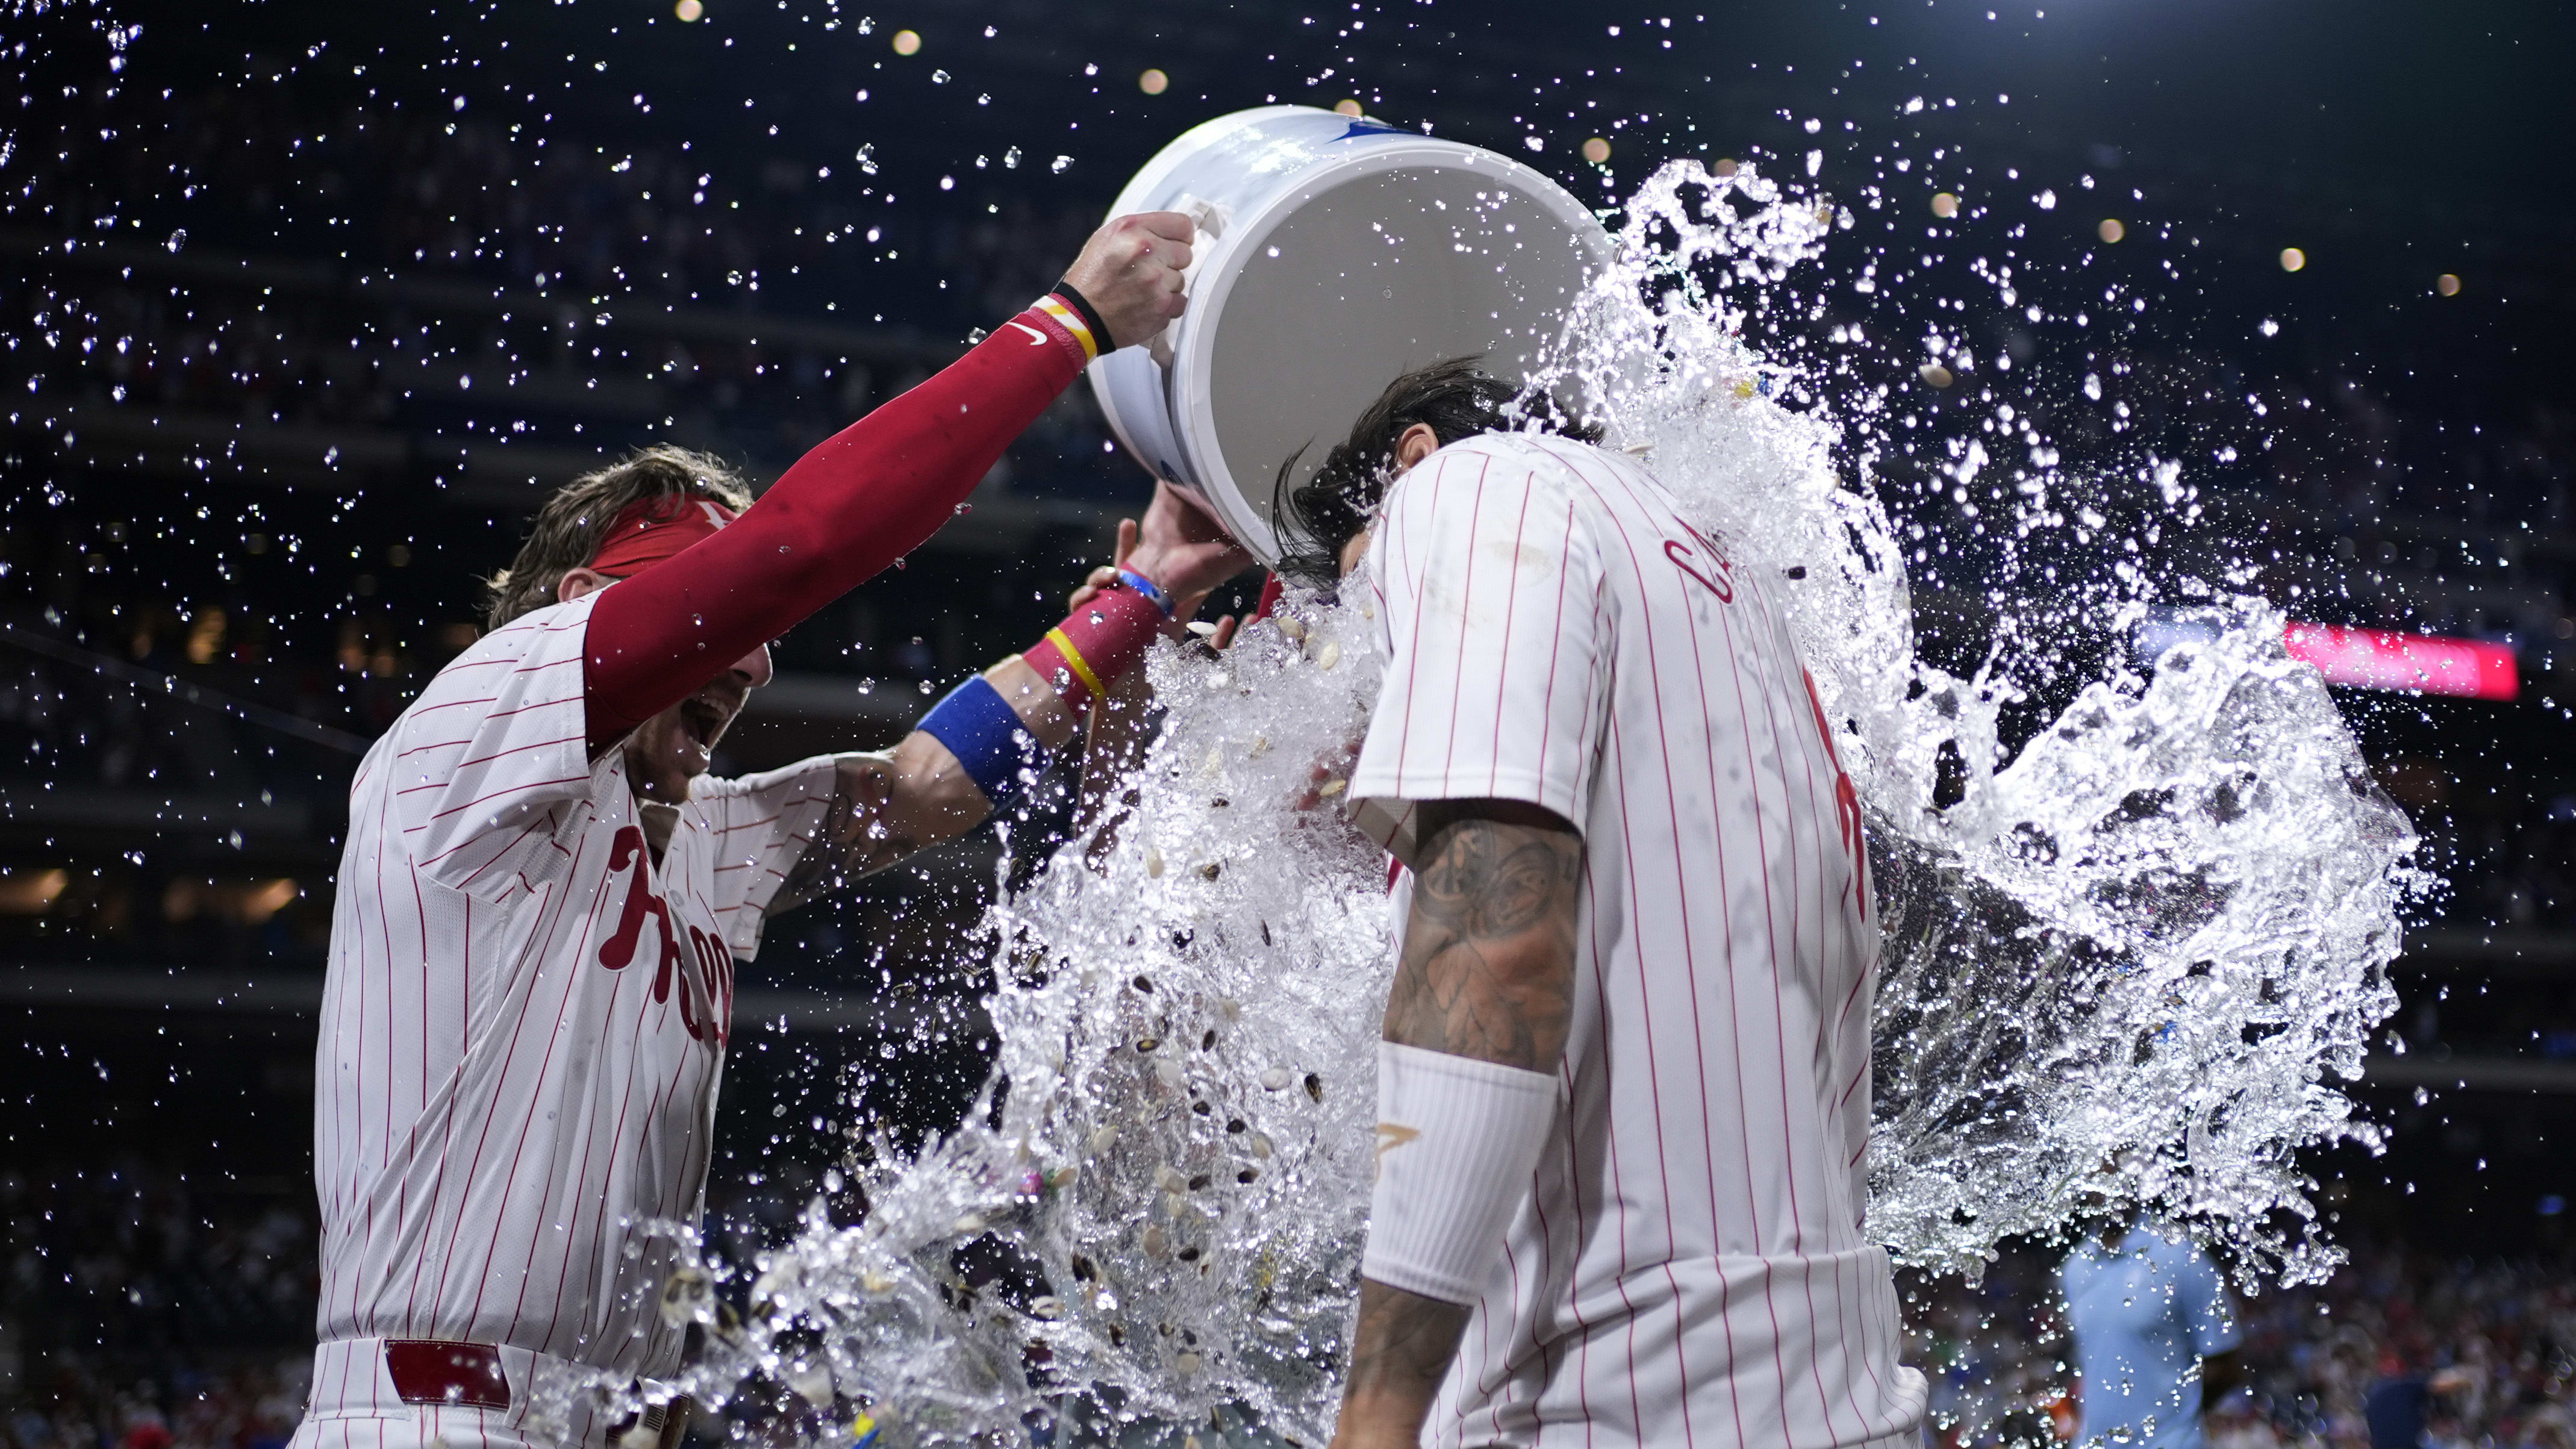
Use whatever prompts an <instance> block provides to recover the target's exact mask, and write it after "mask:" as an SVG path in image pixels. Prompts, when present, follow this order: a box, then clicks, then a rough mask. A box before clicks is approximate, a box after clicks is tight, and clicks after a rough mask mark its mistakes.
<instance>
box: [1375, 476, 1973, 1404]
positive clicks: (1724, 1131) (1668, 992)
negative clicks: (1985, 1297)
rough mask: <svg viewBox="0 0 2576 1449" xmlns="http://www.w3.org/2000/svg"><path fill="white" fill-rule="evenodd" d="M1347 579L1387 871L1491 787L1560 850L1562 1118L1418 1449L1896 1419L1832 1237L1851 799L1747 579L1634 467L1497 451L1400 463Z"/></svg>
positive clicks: (1859, 943) (1847, 1235)
mask: <svg viewBox="0 0 2576 1449" xmlns="http://www.w3.org/2000/svg"><path fill="white" fill-rule="evenodd" d="M1365 578H1366V582H1365V583H1362V582H1361V581H1360V580H1354V584H1355V585H1359V586H1360V587H1361V588H1363V589H1365V590H1369V591H1371V592H1370V594H1369V596H1370V597H1372V598H1373V600H1374V607H1375V608H1376V611H1377V614H1378V619H1379V621H1380V629H1381V639H1380V643H1381V645H1382V647H1383V649H1384V650H1385V658H1386V676H1385V683H1384V686H1383V689H1382V692H1381V693H1380V695H1379V697H1378V703H1377V708H1376V712H1375V713H1374V715H1373V716H1372V717H1371V720H1370V724H1369V731H1368V739H1367V742H1366V744H1365V746H1364V747H1363V748H1362V750H1361V754H1360V760H1359V766H1358V769H1357V771H1356V772H1355V773H1354V776H1353V778H1352V783H1351V793H1352V795H1353V796H1354V797H1355V798H1357V799H1358V801H1359V802H1360V803H1359V807H1358V816H1359V819H1360V823H1361V824H1362V826H1363V828H1366V829H1368V830H1369V831H1370V832H1371V833H1372V834H1373V835H1375V836H1376V837H1377V838H1379V839H1380V840H1381V841H1384V842H1385V843H1387V844H1388V845H1389V847H1390V849H1393V850H1394V851H1395V852H1396V854H1397V856H1398V858H1399V859H1400V860H1405V861H1408V862H1409V861H1410V859H1411V852H1412V849H1413V844H1414V842H1413V841H1412V839H1411V836H1410V817H1411V814H1412V809H1411V802H1415V801H1422V800H1436V799H1470V798H1501V799H1511V800H1521V801H1528V802H1531V803H1535V804H1538V805H1542V806H1545V807H1546V808H1548V809H1550V810H1552V811H1554V812H1556V813H1557V814H1559V815H1562V816H1563V817H1565V819H1566V820H1568V821H1570V822H1572V823H1573V824H1574V825H1575V826H1577V827H1578V828H1579V829H1580V830H1581V831H1582V833H1583V838H1584V864H1583V879H1582V883H1581V895H1580V900H1579V919H1578V922H1577V930H1576V937H1577V947H1576V962H1575V980H1576V999H1575V1007H1574V1016H1573V1021H1572V1028H1571V1034H1570V1036H1569V1038H1568V1040H1567V1043H1566V1047H1565V1054H1564V1058H1563V1060H1562V1062H1561V1063H1560V1064H1559V1066H1558V1075H1559V1077H1560V1079H1561V1082H1562V1088H1561V1090H1562V1094H1563V1095H1562V1100H1563V1102H1564V1110H1563V1111H1561V1112H1560V1113H1559V1115H1558V1119H1557V1123H1556V1126H1555V1128H1554V1129H1553V1132H1552V1136H1551V1140H1550V1142H1549V1144H1548V1147H1547V1150H1546V1151H1545V1153H1544V1154H1543V1155H1542V1157H1541V1159H1540V1165H1539V1167H1538V1169H1537V1171H1536V1173H1535V1175H1534V1179H1533V1181H1532V1184H1531V1193H1530V1195H1529V1197H1528V1198H1527V1199H1526V1200H1525V1201H1524V1202H1523V1204H1522V1206H1521V1209H1520V1211H1519V1214H1518V1215H1517V1216H1516V1218H1515V1219H1514V1220H1513V1223H1512V1226H1511V1228H1510V1231H1509V1233H1508V1235H1507V1238H1506V1241H1505V1243H1504V1244H1503V1248H1504V1251H1503V1253H1502V1255H1501V1256H1500V1259H1499V1260H1498V1261H1497V1263H1496V1265H1495V1268H1494V1273H1493V1277H1492V1279H1491V1281H1490V1282H1489V1283H1488V1284H1487V1286H1486V1289H1485V1291H1484V1294H1483V1296H1482V1297H1481V1298H1480V1299H1479V1300H1478V1301H1477V1303H1476V1304H1475V1305H1474V1307H1473V1311H1472V1315H1471V1317H1470V1319H1469V1321H1468V1325H1467V1330H1466V1338H1465V1341H1464V1344H1463V1346H1462V1348H1461V1352H1460V1356H1459V1360H1458V1362H1457V1363H1456V1364H1454V1365H1453V1366H1452V1368H1451V1370H1450V1375H1449V1379H1448V1381H1447V1383H1446V1384H1445V1385H1444V1387H1443V1390H1442V1396H1441V1400H1440V1403H1439V1405H1438V1407H1437V1408H1436V1409H1435V1410H1434V1412H1433V1415H1432V1419H1431V1421H1430V1424H1429V1426H1428V1428H1427V1429H1426V1431H1425V1442H1426V1443H1430V1444H1440V1445H1457V1444H1552V1443H1561V1444H1566V1445H1569V1446H1571V1445H1576V1444H1655V1445H1697V1446H1702V1449H1708V1446H1733V1445H1747V1444H1761V1445H1789V1446H1797V1449H1823V1446H1829V1445H1856V1444H1863V1443H1867V1442H1869V1441H1872V1440H1876V1439H1880V1438H1883V1437H1887V1436H1890V1435H1894V1434H1898V1433H1902V1432H1907V1431H1910V1430H1912V1429H1913V1428H1914V1427H1915V1425H1916V1424H1917V1423H1918V1422H1919V1421H1920V1418H1921V1416H1922V1412H1923V1394H1924V1388H1923V1381H1922V1378H1921V1376H1920V1375H1919V1374H1917V1373H1915V1372H1914V1371H1913V1370H1911V1369H1904V1368H1900V1367H1899V1366H1898V1364H1897V1361H1896V1360H1897V1351H1898V1337H1897V1330H1898V1325H1897V1309H1896V1296H1895V1291H1894V1287H1893V1284H1892V1282H1891V1279H1890V1273H1889V1264H1888V1259H1887V1255H1886V1253H1885V1252H1884V1251H1882V1250H1881V1249H1880V1248H1879V1247H1877V1246H1876V1245H1874V1244H1873V1243H1871V1242H1870V1241H1869V1238H1868V1235H1867V1233H1866V1232H1865V1230H1864V1227H1863V1223H1862V1213H1863V1207H1864V1202H1865V1199H1864V1191H1863V1174H1864V1162H1863V1156H1864V1153H1865V1150H1866V1147H1867V1142H1868V1132H1869V1019H1870V993H1871V981H1872V973H1873V971H1874V969H1875V965H1876V961H1877V953H1878V924H1877V921H1876V919H1875V917H1874V914H1873V912H1872V909H1871V901H1870V895H1869V886H1868V882H1867V880H1866V879H1865V871H1866V864H1865V861H1866V857H1865V854H1864V852H1863V848H1862V840H1861V836H1860V811H1859V805H1858V801H1857V799H1856V797H1855V795H1854V793H1853V790H1852V787H1851V784H1850V782H1849V780H1848V779H1847V778H1846V777H1845V776H1844V774H1843V772H1842V769H1841V767H1840V765H1839V763H1838V761H1837V759H1836V751H1835V747H1834V744H1833V741H1832V738H1831V736H1830V735H1829V734H1828V733H1827V731H1826V729H1825V727H1824V720H1823V717H1822V713H1821V711H1820V709H1819V707H1818V705H1817V704H1816V701H1815V695H1814V693H1813V691H1812V688H1811V685H1810V683H1809V681H1808V680H1807V677H1806V673H1805V670H1804V669H1803V667H1802V666H1801V664H1800V662H1799V658H1798V652H1797V649H1796V647H1795V645H1794V644H1793V643H1792V641H1791V638H1790V635H1789V632H1788V630H1787V628H1786V626H1785V624H1784V622H1783V620H1782V617H1781V614H1780V611H1779V609H1778V607H1777V606H1776V605H1775V603H1774V602H1773V601H1772V600H1771V599H1770V598H1769V597H1768V596H1767V592H1766V590H1765V587H1764V584H1763V581H1762V580H1760V579H1758V578H1756V577H1754V576H1753V573H1752V571H1751V570H1749V569H1743V568H1738V567H1735V566H1734V565H1733V564H1732V563H1730V562H1729V560H1728V559H1727V557H1726V550H1725V547H1724V545H1723V544H1722V543H1721V542H1720V541H1718V540H1714V539H1711V538H1708V537H1706V536H1704V535H1702V534H1700V533H1698V532H1697V531H1695V530H1693V529H1692V528H1691V527H1690V526H1689V524H1687V523H1686V522H1684V521H1683V519H1682V517H1681V514H1680V510H1679V507H1678V505H1677V504H1676V503H1675V502H1674V500H1673V498H1672V496H1671V494H1670V493H1668V492H1667V491H1666V490H1665V489H1664V488H1663V486H1662V485H1661V484H1659V483H1658V482H1656V480H1655V479H1654V477H1653V475H1652V474H1650V473H1649V472H1648V471H1647V470H1646V468H1645V467H1644V466H1642V465H1641V464H1640V463H1638V462H1637V461H1636V460H1635V459H1632V458H1628V457H1625V456H1622V455H1619V454H1616V453H1610V452H1605V451H1603V450H1601V449H1599V448H1595V447H1590V446H1587V445H1583V444H1579V443H1573V442H1569V441H1566V440H1564V439H1559V438H1539V437H1528V436H1519V435H1492V436H1486V437H1479V438H1474V439H1470V440H1467V441H1463V442H1460V443H1457V444H1454V445H1452V446H1450V447H1447V448H1443V449H1442V450H1440V451H1439V452H1438V453H1436V454H1434V455H1433V456H1432V457H1430V458H1429V459H1427V460H1425V461H1424V462H1423V463H1421V464H1420V465H1418V466H1417V467H1415V468H1414V469H1412V470H1411V471H1410V472H1408V473H1407V474H1405V475H1404V476H1403V477H1402V478H1401V479H1399V480H1398V481H1397V482H1396V483H1395V485H1394V486H1393V487H1392V488H1391V489H1390V490H1389V493H1388V497H1387V499H1386V503H1385V506H1384V508H1383V510H1382V512H1381V514H1380V519H1379V522H1378V525H1377V531H1376V536H1375V538H1374V539H1373V541H1372V543H1371V545H1370V549H1369V565H1368V568H1367V570H1366V574H1365ZM1410 888H1411V877H1410V876H1409V875H1407V876H1404V877H1403V878H1402V879H1401V880H1400V881H1399V883H1398V887H1397V892H1396V901H1395V908H1396V920H1397V922H1398V923H1399V929H1400V928H1401V923H1402V922H1403V921H1404V919H1405V915H1404V913H1405V908H1406V906H1407V904H1408V902H1409V899H1410Z"/></svg>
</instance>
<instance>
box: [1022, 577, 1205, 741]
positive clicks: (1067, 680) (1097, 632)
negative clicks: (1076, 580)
mask: <svg viewBox="0 0 2576 1449" xmlns="http://www.w3.org/2000/svg"><path fill="white" fill-rule="evenodd" d="M1169 622H1171V621H1170V620H1168V619H1165V618H1164V617H1163V611H1162V610H1161V609H1159V608H1157V607H1156V606H1155V605H1154V604H1153V603H1152V602H1151V601H1149V600H1148V599H1146V597H1145V596H1144V595H1142V594H1139V593H1135V592H1133V591H1132V590H1128V589H1123V588H1115V589H1103V590H1101V591H1100V593H1099V594H1097V595H1096V596H1094V597H1093V599H1092V600H1091V602H1090V603H1088V604H1085V605H1083V606H1082V607H1081V608H1079V609H1076V610H1074V611H1073V612H1072V613H1070V614H1067V615H1066V616H1065V619H1064V622H1063V623H1061V624H1058V625H1056V626H1055V627H1054V628H1052V629H1049V630H1048V631H1047V634H1046V637H1045V638H1044V639H1042V640H1039V641H1038V643H1037V645H1036V646H1035V647H1034V648H1032V649H1030V650H1029V651H1028V652H1027V653H1025V654H1023V655H1021V656H1020V658H1022V659H1023V660H1026V661H1027V662H1028V666H1029V667H1030V668H1031V669H1034V670H1036V671H1037V672H1038V677H1039V678H1040V679H1043V680H1045V681H1046V682H1047V684H1048V685H1049V686H1051V687H1052V688H1053V689H1054V690H1055V692H1056V696H1057V698H1059V699H1062V700H1063V701H1064V707H1065V708H1067V709H1069V710H1072V711H1073V712H1074V713H1075V714H1080V713H1082V712H1083V711H1084V710H1085V709H1088V708H1090V706H1091V701H1092V698H1093V697H1094V696H1095V695H1098V694H1102V693H1105V692H1106V691H1107V690H1108V689H1109V687H1110V686H1111V685H1113V684H1116V683H1117V682H1118V676H1120V675H1122V674H1125V673H1126V672H1127V671H1128V670H1130V669H1133V668H1135V667H1136V661H1137V660H1139V659H1142V658H1144V657H1145V651H1146V650H1148V649H1150V648H1152V647H1153V646H1154V640H1155V639H1156V638H1157V637H1158V636H1160V635H1161V634H1162V632H1163V626H1164V625H1165V624H1167V623H1169Z"/></svg>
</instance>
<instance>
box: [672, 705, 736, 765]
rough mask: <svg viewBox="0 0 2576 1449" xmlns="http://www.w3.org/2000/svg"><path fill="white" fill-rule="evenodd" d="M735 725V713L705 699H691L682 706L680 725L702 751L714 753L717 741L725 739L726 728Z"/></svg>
mask: <svg viewBox="0 0 2576 1449" xmlns="http://www.w3.org/2000/svg"><path fill="white" fill-rule="evenodd" d="M731 723H733V711H731V710H729V709H726V708H724V707H723V706H721V705H719V704H716V703H715V702H713V701H711V700H708V699H705V698H698V699H691V700H686V701H683V702H682V703H681V705H680V724H681V725H682V727H684V728H685V729H687V730H688V732H689V738H691V739H693V740H695V741H697V743H698V747H699V748H700V749H703V750H706V751H708V752H710V753H713V752H714V750H715V747H716V741H717V740H718V739H720V738H722V737H723V735H724V732H725V726H726V725H729V724H731Z"/></svg>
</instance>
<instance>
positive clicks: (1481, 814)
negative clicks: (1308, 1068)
mask: <svg viewBox="0 0 2576 1449" xmlns="http://www.w3.org/2000/svg"><path fill="white" fill-rule="evenodd" d="M1423 808H1424V815H1425V818H1424V819H1423V820H1422V821H1421V822H1420V823H1419V826H1418V829H1419V832H1420V838H1421V839H1422V840H1424V841H1425V842H1426V845H1425V848H1424V849H1423V851H1422V852H1421V855H1420V859H1421V862H1422V870H1421V872H1420V874H1419V875H1418V876H1417V877H1416V878H1415V880H1414V886H1413V912H1412V916H1411V918H1410V919H1409V921H1408V922H1407V924H1406V927H1405V935H1404V957H1403V959H1402V960H1401V961H1400V962H1398V963H1397V965H1396V973H1395V984H1394V987H1393V989H1392V990H1391V991H1390V992H1389V993H1388V996H1387V1004H1386V1039H1387V1040H1388V1041H1392V1042H1401V1043H1403V1044H1404V1045H1407V1046H1417V1047H1422V1048H1424V1049H1425V1050H1429V1051H1436V1052H1447V1053H1449V1054H1450V1055H1452V1056H1462V1057H1475V1058H1477V1059H1479V1060H1482V1061H1489V1062H1497V1063H1500V1064H1501V1065H1504V1066H1508V1067H1519V1068H1521V1069H1523V1070H1525V1071H1534V1072H1547V1071H1553V1070H1555V1069H1556V1062H1557V1057H1558V1055H1559V1054H1560V1053H1562V1052H1563V1050H1564V1048H1565V1034H1566V1030H1567V1025H1568V1022H1569V1020H1570V1018H1571V1016H1572V1014H1573V1004H1574V916H1575V901H1576V893H1577V890H1578V888H1579V885H1580V882H1581V878H1582V870H1583V839H1582V837H1581V836H1579V835H1577V834H1575V833H1574V830H1573V829H1572V827H1570V826H1568V825H1567V824H1565V822H1564V821H1562V820H1560V819H1558V818H1557V817H1556V816H1554V815H1552V814H1550V813H1549V812H1547V811H1545V810H1541V809H1539V808H1538V807H1536V806H1532V805H1522V804H1516V803H1513V802H1509V801H1492V800H1488V801H1456V802H1442V803H1440V804H1436V805H1429V806H1425V807H1423Z"/></svg>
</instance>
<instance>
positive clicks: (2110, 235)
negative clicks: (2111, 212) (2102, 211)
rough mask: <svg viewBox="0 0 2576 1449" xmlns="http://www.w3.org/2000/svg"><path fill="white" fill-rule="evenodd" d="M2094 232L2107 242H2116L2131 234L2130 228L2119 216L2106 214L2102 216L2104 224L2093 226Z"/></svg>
mask: <svg viewBox="0 0 2576 1449" xmlns="http://www.w3.org/2000/svg"><path fill="white" fill-rule="evenodd" d="M2093 234H2094V235H2095V236H2098V237H2100V238H2101V239H2102V240H2104V241H2106V242H2115V241H2118V240H2119V239H2120V238H2122V237H2124V236H2127V235H2128V234H2129V229H2128V228H2127V227H2125V226H2122V225H2121V224H2120V219H2119V218H2118V217H2116V216H2106V217H2104V218H2102V224H2101V225H2100V226H2097V227H2095V228H2093Z"/></svg>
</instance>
